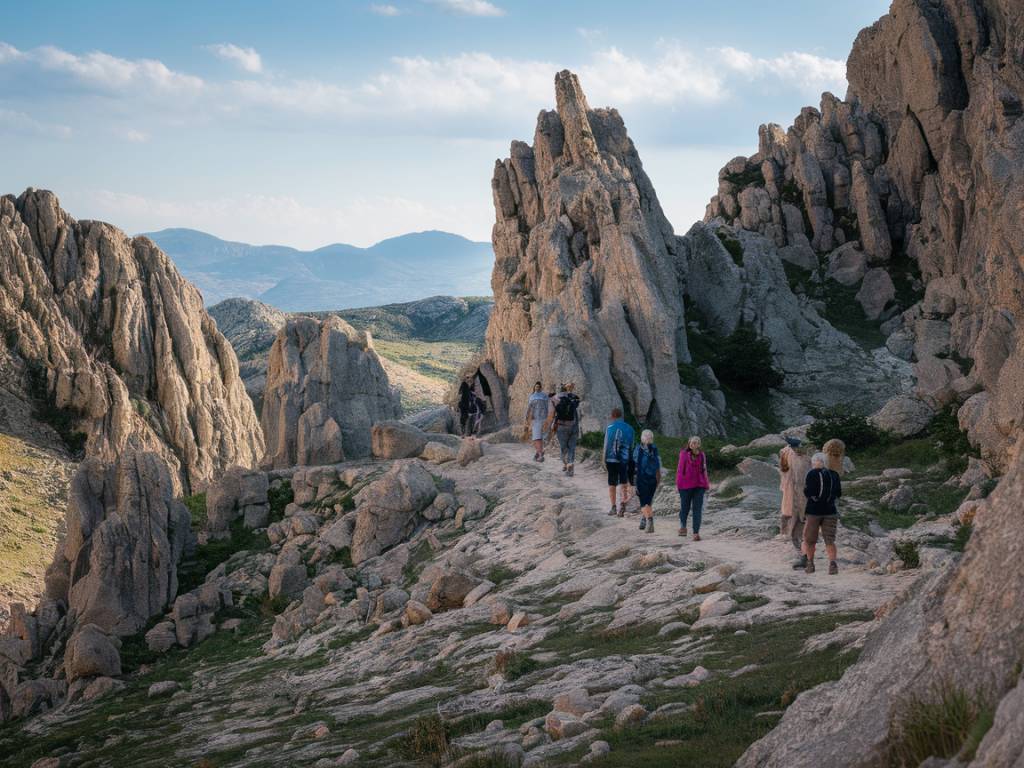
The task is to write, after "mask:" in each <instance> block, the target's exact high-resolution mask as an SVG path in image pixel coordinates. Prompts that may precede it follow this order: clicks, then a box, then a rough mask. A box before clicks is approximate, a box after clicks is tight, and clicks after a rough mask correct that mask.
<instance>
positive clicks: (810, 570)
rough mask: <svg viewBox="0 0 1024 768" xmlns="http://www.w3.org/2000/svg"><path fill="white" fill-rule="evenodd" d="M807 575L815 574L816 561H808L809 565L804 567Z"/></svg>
mask: <svg viewBox="0 0 1024 768" xmlns="http://www.w3.org/2000/svg"><path fill="white" fill-rule="evenodd" d="M804 572H805V573H814V561H813V560H808V561H807V565H805V566H804Z"/></svg>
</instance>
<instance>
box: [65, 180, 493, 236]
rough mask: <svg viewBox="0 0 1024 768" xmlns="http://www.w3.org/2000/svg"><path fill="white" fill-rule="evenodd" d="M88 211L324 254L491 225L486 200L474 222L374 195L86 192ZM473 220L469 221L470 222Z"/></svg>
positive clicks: (118, 220) (134, 224)
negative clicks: (318, 197) (323, 198)
mask: <svg viewBox="0 0 1024 768" xmlns="http://www.w3.org/2000/svg"><path fill="white" fill-rule="evenodd" d="M86 199H87V200H88V203H87V209H85V210H82V211H80V212H76V214H75V215H76V216H81V217H89V218H98V219H102V220H105V221H111V222H113V223H115V224H116V225H117V226H118V227H120V228H122V229H124V230H126V231H129V232H149V231H154V230H158V229H163V228H166V227H180V226H189V227H194V228H196V229H200V230H203V231H204V232H210V233H211V234H214V235H217V236H218V237H222V238H225V239H228V240H240V241H243V242H247V243H256V244H262V243H282V244H287V245H290V246H293V247H296V248H319V247H320V246H323V245H327V244H330V243H337V242H345V243H349V244H351V245H357V246H369V245H372V244H374V243H377V242H380V241H381V240H384V239H386V238H388V237H394V236H396V235H401V234H405V233H407V232H415V231H422V230H427V229H442V230H445V231H448V232H455V233H457V234H462V235H464V236H467V237H471V238H474V239H487V231H488V230H486V229H485V230H484V231H483V232H476V231H467V229H466V227H467V224H468V223H475V222H476V221H478V220H480V219H482V220H483V221H485V222H487V226H488V227H489V222H490V221H491V220H493V219H492V214H491V211H490V204H491V203H490V199H489V198H488V196H481V199H482V201H483V202H482V204H481V206H480V210H479V211H474V212H473V213H474V214H477V215H475V216H467V215H466V214H467V211H466V208H465V207H464V206H457V205H439V204H433V203H425V202H423V201H420V200H412V199H409V198H405V197H400V196H388V195H374V196H368V197H358V198H353V199H350V200H342V201H338V202H336V203H334V204H332V205H310V204H308V203H305V202H303V201H300V200H298V199H296V198H294V197H291V196H288V195H256V194H252V195H243V196H239V197H220V198H213V199H205V200H197V199H189V200H169V199H158V198H151V197H146V196H142V195H135V194H129V193H124V192H116V191H111V190H93V191H89V192H88V195H87V198H86ZM470 220H471V221H470Z"/></svg>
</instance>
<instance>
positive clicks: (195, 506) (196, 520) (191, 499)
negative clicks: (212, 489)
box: [182, 491, 206, 531]
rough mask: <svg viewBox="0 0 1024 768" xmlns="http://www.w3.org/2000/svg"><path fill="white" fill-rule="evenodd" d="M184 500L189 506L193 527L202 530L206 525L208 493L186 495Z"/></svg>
mask: <svg viewBox="0 0 1024 768" xmlns="http://www.w3.org/2000/svg"><path fill="white" fill-rule="evenodd" d="M182 501H184V502H185V506H186V507H188V513H189V516H190V517H191V518H192V529H193V530H196V531H198V530H201V529H202V528H203V527H204V526H205V525H206V493H205V491H204V492H203V493H194V494H192V495H191V496H186V497H185V498H184V499H182Z"/></svg>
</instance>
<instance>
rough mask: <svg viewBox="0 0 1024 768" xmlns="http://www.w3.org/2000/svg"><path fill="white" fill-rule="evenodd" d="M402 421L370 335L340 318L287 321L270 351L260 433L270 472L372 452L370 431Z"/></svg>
mask: <svg viewBox="0 0 1024 768" xmlns="http://www.w3.org/2000/svg"><path fill="white" fill-rule="evenodd" d="M400 416H401V405H400V404H399V400H398V393H397V392H396V391H395V390H394V389H393V388H392V387H391V385H390V383H389V382H388V377H387V374H386V373H384V368H383V367H382V366H381V363H380V358H379V357H378V356H377V353H376V351H375V350H374V348H373V341H372V339H371V338H370V335H369V334H367V333H365V332H361V331H356V330H355V329H354V328H352V326H350V325H349V324H348V323H346V322H345V321H344V320H342V319H341V318H339V317H334V316H331V317H328V318H327V319H325V320H323V321H320V320H315V319H313V318H310V317H300V318H295V319H292V320H289V321H288V323H287V324H286V325H285V326H284V328H282V329H281V330H280V331H279V332H278V334H277V339H276V340H275V341H274V346H273V347H272V348H271V350H270V361H269V364H268V369H267V390H266V394H265V396H264V401H263V415H262V422H263V432H264V434H265V435H266V439H267V456H266V457H265V459H264V461H263V463H264V464H265V465H266V466H268V467H291V466H295V465H297V464H298V465H306V464H335V463H337V462H339V461H342V460H343V459H344V458H346V457H348V458H359V457H363V456H368V455H369V454H370V428H371V427H372V426H373V425H374V424H375V423H376V422H378V421H385V420H388V419H396V418H399V417H400Z"/></svg>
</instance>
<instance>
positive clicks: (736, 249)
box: [717, 230, 743, 267]
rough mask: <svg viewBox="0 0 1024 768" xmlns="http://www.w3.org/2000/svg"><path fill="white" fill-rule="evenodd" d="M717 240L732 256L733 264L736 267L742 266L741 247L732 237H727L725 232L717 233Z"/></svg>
mask: <svg viewBox="0 0 1024 768" xmlns="http://www.w3.org/2000/svg"><path fill="white" fill-rule="evenodd" d="M717 234H718V239H719V240H721V241H722V245H723V246H724V247H725V250H727V251H728V252H729V255H730V256H732V260H733V262H734V263H735V264H736V266H737V267H742V266H743V245H742V244H741V243H740V241H739V240H737V239H736V238H734V237H729V235H727V234H726V233H725V232H722V231H721V230H719V231H718V233H717Z"/></svg>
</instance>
